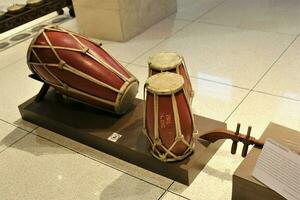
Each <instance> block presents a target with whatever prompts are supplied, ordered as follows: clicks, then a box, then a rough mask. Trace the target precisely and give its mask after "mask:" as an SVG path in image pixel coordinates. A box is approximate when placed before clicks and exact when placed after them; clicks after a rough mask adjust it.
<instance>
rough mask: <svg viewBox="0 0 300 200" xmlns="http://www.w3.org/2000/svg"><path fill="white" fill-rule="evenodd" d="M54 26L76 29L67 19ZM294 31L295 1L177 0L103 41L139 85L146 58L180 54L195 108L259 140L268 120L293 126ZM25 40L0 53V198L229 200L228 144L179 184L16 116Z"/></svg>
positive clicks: (30, 88) (298, 111) (30, 87)
mask: <svg viewBox="0 0 300 200" xmlns="http://www.w3.org/2000/svg"><path fill="white" fill-rule="evenodd" d="M5 2H6V3H7V2H9V1H5ZM1 3H2V2H1ZM1 3H0V4H1ZM1 6H3V5H2V4H1V5H0V9H2V7H1ZM31 25H32V24H30V26H31ZM28 26H29V25H28ZM63 26H65V27H67V28H69V29H72V30H73V31H78V30H79V29H78V27H77V24H76V20H72V21H68V22H66V23H64V24H63ZM19 30H20V29H18V30H17V31H19ZM12 33H14V31H12V32H10V34H12ZM6 34H7V33H6ZM299 34H300V1H298V0H284V1H283V0H251V1H250V0H224V1H223V0H178V12H177V14H175V15H172V16H170V17H169V18H168V19H165V20H163V21H162V22H160V23H158V24H157V25H155V26H153V27H151V28H150V29H148V30H147V31H145V32H144V33H143V34H141V35H139V36H137V37H135V38H134V39H132V40H130V41H128V42H126V43H117V42H109V41H102V42H103V43H104V45H103V47H104V48H105V49H106V50H107V51H109V52H110V53H111V54H112V55H113V56H115V57H116V58H117V59H118V60H120V61H121V62H122V64H124V65H125V66H126V67H127V68H128V69H129V70H130V71H132V72H133V73H134V74H135V75H136V76H137V77H138V79H139V80H140V82H141V83H143V82H144V81H145V79H146V76H147V67H146V65H147V58H148V56H149V55H150V54H153V53H155V52H159V51H166V50H171V51H177V52H179V53H180V54H182V55H183V56H184V57H185V59H186V62H187V65H188V68H189V72H190V75H191V77H192V78H191V81H192V84H193V87H194V90H195V92H196V95H195V99H194V103H193V110H194V112H195V113H197V114H200V115H203V116H206V117H210V118H213V119H217V120H220V121H224V122H226V123H228V127H229V129H234V128H235V125H236V123H237V122H241V123H242V124H243V125H244V126H243V127H242V129H243V131H245V128H246V127H247V126H248V125H252V126H253V133H254V136H256V137H259V136H260V135H261V133H262V132H263V130H264V129H265V128H266V126H267V125H268V123H269V122H270V121H273V122H275V123H279V124H282V125H284V126H288V127H290V128H293V129H297V130H300V89H299V88H300V81H299V78H298V77H299V75H300V56H299V52H300V38H299V37H298V36H299ZM2 37H4V35H2ZM0 38H1V35H0ZM29 42H30V40H26V41H24V42H22V43H20V44H18V45H16V46H14V47H12V48H10V49H7V50H5V51H2V52H0V61H1V62H0V95H1V97H0V105H1V106H0V199H1V200H2V199H7V200H12V199H85V200H86V199H105V200H106V199H165V200H166V199H205V200H209V199H212V200H215V199H220V200H221V199H222V200H224V199H225V200H227V199H231V187H232V181H231V175H232V173H233V172H234V170H235V169H236V167H237V166H238V165H239V163H240V162H241V161H242V159H241V158H240V157H239V156H238V155H234V156H232V155H230V153H229V150H230V142H225V144H224V145H223V146H222V147H221V149H220V150H219V151H218V152H217V154H216V155H215V156H214V157H213V159H212V160H211V161H210V162H209V164H208V165H207V166H206V167H205V169H204V170H203V171H202V172H201V173H200V174H199V175H198V177H197V178H196V180H195V181H194V182H193V183H192V184H191V185H190V186H189V187H188V186H185V185H182V184H180V183H178V182H174V181H172V180H170V179H167V178H164V177H162V176H159V175H157V174H154V173H152V172H149V171H146V170H144V169H142V168H139V167H137V166H135V165H132V164H130V163H127V162H124V161H122V160H119V159H116V158H114V157H112V156H109V155H107V154H104V153H102V152H99V151H96V150H95V149H92V148H90V147H87V146H85V145H82V144H79V143H77V142H75V141H72V140H70V139H67V138H64V137H62V136H60V135H57V134H55V133H53V132H51V131H48V130H45V129H43V128H41V127H37V126H35V125H33V124H30V123H28V122H25V121H23V120H21V119H20V115H19V113H18V109H17V106H18V105H19V104H21V103H22V102H24V101H25V100H27V99H28V98H30V97H31V96H33V95H34V94H35V93H36V92H37V91H38V89H39V87H40V84H39V83H37V82H35V81H32V80H30V79H29V78H28V77H27V76H28V74H29V70H28V67H27V66H26V51H27V48H28V45H29ZM138 97H139V98H142V85H141V86H140V92H139V94H138ZM239 151H240V149H239Z"/></svg>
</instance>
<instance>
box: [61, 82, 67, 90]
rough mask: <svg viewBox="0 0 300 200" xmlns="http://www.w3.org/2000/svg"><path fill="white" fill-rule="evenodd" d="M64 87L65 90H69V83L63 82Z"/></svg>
mask: <svg viewBox="0 0 300 200" xmlns="http://www.w3.org/2000/svg"><path fill="white" fill-rule="evenodd" d="M62 86H63V89H64V90H65V91H67V90H68V88H69V86H68V85H67V84H65V83H63V85H62Z"/></svg>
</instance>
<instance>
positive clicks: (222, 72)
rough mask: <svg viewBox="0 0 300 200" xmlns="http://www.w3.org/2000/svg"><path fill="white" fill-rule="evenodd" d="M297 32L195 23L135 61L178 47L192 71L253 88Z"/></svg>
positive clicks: (144, 59)
mask: <svg viewBox="0 0 300 200" xmlns="http://www.w3.org/2000/svg"><path fill="white" fill-rule="evenodd" d="M294 38H295V37H294V36H289V35H285V34H277V33H266V32H261V31H253V30H245V29H239V28H231V27H223V26H216V25H210V24H202V23H193V24H191V25H189V26H188V27H186V28H185V29H183V30H181V31H179V32H178V33H177V34H175V35H174V36H173V37H171V38H169V39H167V40H165V41H164V42H162V43H161V44H159V45H158V46H156V47H155V48H153V49H151V50H150V51H148V52H147V53H146V54H144V55H143V56H141V57H140V58H138V59H137V60H136V61H134V63H136V64H141V65H145V63H147V59H148V57H149V55H152V54H154V53H157V52H161V51H176V52H178V53H179V54H181V55H183V56H184V57H185V61H186V64H187V67H188V69H189V71H190V75H191V76H193V77H199V78H205V79H208V80H213V81H217V82H220V83H224V84H229V85H235V86H239V87H243V88H249V89H251V88H252V87H253V86H254V85H255V83H256V82H257V81H258V80H259V79H260V77H261V76H262V75H263V74H264V73H265V72H266V71H267V70H268V68H269V67H270V66H271V65H272V64H273V62H274V61H275V60H276V59H277V58H278V57H279V55H280V54H281V53H282V52H283V51H284V50H285V49H286V48H287V47H288V45H289V44H290V43H291V42H292V41H293V40H294Z"/></svg>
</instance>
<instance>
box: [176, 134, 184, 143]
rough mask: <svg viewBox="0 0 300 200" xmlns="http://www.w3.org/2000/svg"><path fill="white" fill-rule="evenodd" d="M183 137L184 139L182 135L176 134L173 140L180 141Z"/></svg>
mask: <svg viewBox="0 0 300 200" xmlns="http://www.w3.org/2000/svg"><path fill="white" fill-rule="evenodd" d="M183 139H184V137H183V135H178V136H176V138H175V142H180V141H182V140H183Z"/></svg>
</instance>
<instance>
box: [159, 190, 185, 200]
mask: <svg viewBox="0 0 300 200" xmlns="http://www.w3.org/2000/svg"><path fill="white" fill-rule="evenodd" d="M161 199H162V200H185V199H186V198H183V197H181V196H178V195H176V194H173V193H171V192H167V193H166V194H165V195H164V196H163V197H162V198H161Z"/></svg>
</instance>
